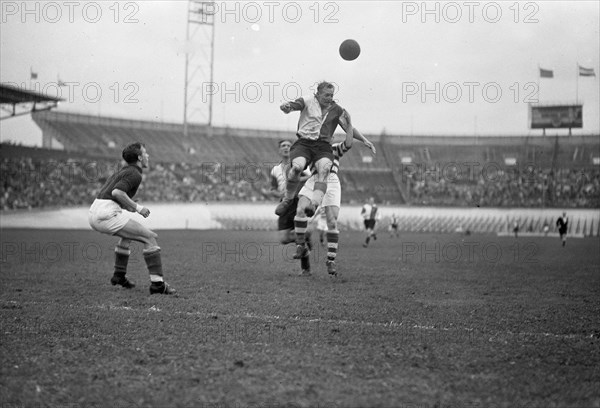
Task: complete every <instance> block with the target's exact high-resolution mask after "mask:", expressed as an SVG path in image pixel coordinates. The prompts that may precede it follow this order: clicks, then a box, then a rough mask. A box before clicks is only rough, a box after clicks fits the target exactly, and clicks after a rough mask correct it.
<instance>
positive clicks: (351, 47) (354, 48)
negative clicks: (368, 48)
mask: <svg viewBox="0 0 600 408" xmlns="http://www.w3.org/2000/svg"><path fill="white" fill-rule="evenodd" d="M359 55H360V45H358V43H357V42H356V41H354V40H345V41H344V42H342V43H341V44H340V56H341V57H342V58H343V59H345V60H346V61H352V60H355V59H357V58H358V56H359Z"/></svg>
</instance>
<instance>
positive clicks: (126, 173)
mask: <svg viewBox="0 0 600 408" xmlns="http://www.w3.org/2000/svg"><path fill="white" fill-rule="evenodd" d="M122 156H123V159H124V160H125V161H126V162H127V166H125V167H123V168H122V169H120V170H119V171H117V172H116V173H114V174H113V175H112V176H110V177H109V179H108V180H106V183H104V185H103V186H102V188H101V189H100V192H99V193H98V195H97V196H96V199H95V200H94V202H93V203H92V206H91V207H90V211H89V216H88V220H89V223H90V226H91V227H92V228H93V229H94V230H96V231H98V232H101V233H103V234H109V235H116V236H118V237H120V238H121V240H120V241H119V243H118V244H117V245H116V247H115V271H114V274H113V277H112V278H111V280H110V282H111V283H112V284H113V285H121V286H123V287H124V288H127V289H131V288H133V287H134V286H135V284H134V283H133V282H131V281H130V280H129V279H127V277H126V276H125V274H126V273H127V263H128V261H129V255H130V254H131V250H130V249H129V246H130V245H131V241H138V242H141V243H142V244H144V250H143V255H144V260H145V261H146V266H147V267H148V271H149V273H150V282H151V283H150V294H156V293H159V294H165V295H172V294H175V292H176V291H175V289H173V288H172V287H170V286H169V285H168V284H167V283H166V282H164V280H163V271H162V261H161V256H160V247H159V246H158V243H157V241H156V238H157V237H158V235H157V234H156V233H155V232H153V231H152V230H150V229H148V228H147V227H145V226H144V225H142V224H140V223H139V222H137V221H136V220H134V219H130V218H129V217H128V216H127V215H126V214H125V213H124V212H123V210H126V211H129V212H137V213H139V214H140V215H142V216H143V217H144V218H147V217H148V216H149V215H150V210H148V208H146V207H144V206H142V205H140V204H137V203H136V202H135V201H133V197H134V196H135V194H136V193H137V190H138V188H139V186H140V183H141V182H142V169H143V168H147V167H148V160H149V158H150V156H149V155H148V153H147V152H146V147H145V146H144V145H143V144H141V143H133V144H131V145H129V146H127V147H126V148H125V149H123V154H122Z"/></svg>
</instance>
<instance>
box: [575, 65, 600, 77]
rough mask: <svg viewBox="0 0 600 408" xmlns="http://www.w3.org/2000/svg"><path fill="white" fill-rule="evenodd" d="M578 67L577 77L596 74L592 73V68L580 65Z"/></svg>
mask: <svg viewBox="0 0 600 408" xmlns="http://www.w3.org/2000/svg"><path fill="white" fill-rule="evenodd" d="M578 67H579V76H593V77H595V76H596V73H595V72H594V68H584V67H582V66H581V65H578Z"/></svg>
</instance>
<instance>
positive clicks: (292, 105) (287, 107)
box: [279, 98, 304, 113]
mask: <svg viewBox="0 0 600 408" xmlns="http://www.w3.org/2000/svg"><path fill="white" fill-rule="evenodd" d="M303 108H304V99H302V98H298V99H296V100H295V101H293V102H285V103H282V104H281V105H280V106H279V109H281V110H282V112H283V113H290V112H291V111H295V110H302V109H303Z"/></svg>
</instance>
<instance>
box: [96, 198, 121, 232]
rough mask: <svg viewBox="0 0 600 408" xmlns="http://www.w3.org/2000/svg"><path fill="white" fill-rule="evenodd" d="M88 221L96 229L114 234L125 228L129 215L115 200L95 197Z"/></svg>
mask: <svg viewBox="0 0 600 408" xmlns="http://www.w3.org/2000/svg"><path fill="white" fill-rule="evenodd" d="M88 221H89V223H90V226H91V227H92V228H93V229H95V230H96V231H98V232H101V233H103V234H110V235H114V234H116V233H117V232H119V231H120V230H121V229H123V227H124V226H125V224H127V222H128V221H129V217H128V216H127V214H125V212H124V211H123V209H122V208H121V207H120V206H119V204H117V203H116V202H114V201H113V200H100V199H95V200H94V202H93V203H92V206H91V207H90V211H89V213H88Z"/></svg>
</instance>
